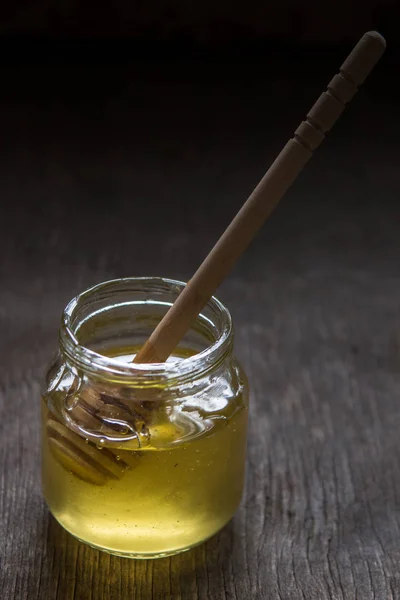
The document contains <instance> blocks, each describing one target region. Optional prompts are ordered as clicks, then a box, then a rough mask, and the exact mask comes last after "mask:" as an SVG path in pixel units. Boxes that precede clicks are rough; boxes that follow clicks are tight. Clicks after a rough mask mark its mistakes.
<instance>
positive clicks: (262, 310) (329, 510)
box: [0, 56, 400, 600]
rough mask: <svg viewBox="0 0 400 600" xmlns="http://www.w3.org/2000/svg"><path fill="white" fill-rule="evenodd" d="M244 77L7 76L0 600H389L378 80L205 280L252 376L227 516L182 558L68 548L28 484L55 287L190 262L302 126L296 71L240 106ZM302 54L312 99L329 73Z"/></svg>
mask: <svg viewBox="0 0 400 600" xmlns="http://www.w3.org/2000/svg"><path fill="white" fill-rule="evenodd" d="M335 58H336V60H335V62H337V59H339V62H340V59H341V58H343V57H342V56H339V57H335ZM213 68H214V69H215V70H214V71H213ZM251 68H252V67H251V65H250V64H249V65H244V66H243V67H242V68H236V66H235V70H234V76H232V78H230V76H229V72H228V71H226V72H225V73H226V74H225V76H224V77H225V79H224V80H221V77H220V73H221V70H220V69H221V67H220V66H218V65H215V66H214V67H210V66H207V68H204V69H203V68H201V66H200V65H198V67H197V69H198V70H197V71H196V70H195V71H194V73H193V75H191V77H193V79H190V81H188V74H187V67H186V66H185V65H183V66H182V67H179V66H177V65H175V66H174V67H172V66H171V67H170V69H171V70H170V72H169V73H168V77H167V78H166V77H165V67H163V69H162V70H160V71H159V72H157V70H154V67H153V68H152V70H151V69H150V67H149V68H148V69H147V68H146V69H143V70H142V71H139V70H137V69H136V68H133V67H128V66H126V67H124V68H120V69H119V70H108V69H107V68H97V70H96V69H90V68H81V69H77V68H75V69H68V68H64V69H61V71H59V70H58V72H56V71H55V70H53V69H51V68H44V67H40V68H39V67H38V68H37V69H34V70H25V71H24V70H23V69H19V70H16V71H10V72H8V74H7V73H6V74H5V80H4V90H5V91H4V95H3V97H2V99H1V111H0V114H1V115H2V116H1V120H2V121H1V126H2V132H3V144H2V148H1V149H0V155H1V161H0V196H1V198H2V199H3V202H4V201H5V204H6V211H5V213H4V215H3V217H2V220H1V222H0V255H1V257H2V260H1V262H0V281H1V286H0V320H1V322H0V326H1V329H0V331H1V334H0V598H1V599H2V600H131V599H133V600H148V599H155V600H168V599H174V600H175V599H176V600H181V599H182V600H192V599H193V600H247V599H248V598H250V599H254V600H275V599H276V600H305V599H306V600H314V599H315V600H373V599H375V600H386V599H387V600H397V599H398V598H400V576H399V573H400V535H399V526H400V513H399V502H400V474H399V464H400V444H399V435H398V430H399V424H400V420H399V414H400V413H399V402H398V399H399V397H400V376H399V364H400V335H399V331H400V312H399V298H400V280H399V270H398V258H399V256H400V236H399V235H398V227H399V210H398V197H399V195H400V177H399V172H398V165H397V161H396V155H395V153H394V151H395V149H396V148H397V139H398V136H399V133H400V131H399V123H398V120H397V119H396V105H395V102H393V104H391V103H390V101H388V99H387V98H385V97H383V96H380V94H379V93H378V92H376V91H373V89H372V88H373V87H374V86H371V88H368V86H367V85H366V87H365V92H363V95H360V96H359V98H356V99H354V101H353V104H352V106H351V107H349V110H348V112H346V114H345V115H343V117H342V119H343V127H340V126H338V128H337V129H336V130H335V132H332V134H331V137H330V140H329V142H330V143H329V145H328V144H327V145H326V147H325V150H326V151H325V152H324V154H323V155H322V154H321V155H320V157H316V158H315V163H313V165H312V166H311V167H310V169H309V172H308V173H307V175H305V176H302V177H301V178H300V179H299V182H298V186H296V190H295V191H293V192H290V193H289V195H288V197H287V199H285V201H284V202H283V203H282V205H281V206H280V207H279V209H278V210H277V212H276V214H275V215H274V216H273V217H272V218H271V221H270V223H269V224H268V225H267V226H266V227H265V230H264V231H263V232H262V233H261V235H260V237H259V238H258V239H257V240H256V241H255V243H254V245H252V247H251V248H250V249H249V251H248V253H246V255H245V256H244V257H243V259H242V260H241V261H240V263H239V264H238V265H237V267H236V268H235V270H234V272H233V274H232V276H231V277H230V278H229V280H228V281H227V282H226V283H225V284H224V285H223V286H222V288H221V292H220V296H221V299H223V300H224V301H225V302H226V303H227V304H228V305H229V307H230V308H231V310H232V313H233V317H234V320H235V323H236V343H237V351H238V354H239V356H240V358H241V360H242V362H243V363H244V366H245V368H246V370H247V372H248V374H249V377H250V381H251V387H252V406H251V422H250V437H249V448H248V469H247V484H246V491H245V496H244V498H243V502H242V505H241V508H240V510H239V511H238V513H237V515H236V517H235V519H234V520H233V522H232V523H231V524H230V525H229V526H228V527H227V528H226V529H225V530H224V531H223V532H222V533H221V534H220V535H218V536H217V537H216V538H214V539H212V540H210V541H209V542H208V543H207V544H205V545H204V546H202V547H199V548H197V549H195V550H193V551H192V552H189V553H187V554H184V555H181V556H177V557H173V558H170V559H163V560H159V561H154V562H135V561H129V560H124V559H119V558H116V557H110V556H108V555H106V554H102V553H99V552H97V551H94V550H92V549H90V548H87V547H85V546H83V545H82V544H80V543H78V542H76V541H75V540H74V539H72V538H71V537H70V536H69V535H68V534H66V533H65V532H64V531H63V530H62V529H61V528H60V527H59V526H58V525H57V524H56V523H55V522H54V521H53V520H52V519H51V518H50V517H49V514H48V512H47V510H46V508H45V506H44V503H43V500H42V497H41V492H40V468H39V396H40V376H41V373H42V372H43V371H44V368H45V365H46V363H47V361H48V360H49V358H50V356H51V353H52V351H53V349H54V346H55V343H56V334H57V327H58V321H59V317H60V314H61V310H62V308H63V307H64V305H65V304H66V302H67V301H68V300H69V299H70V297H71V296H72V295H73V294H75V293H76V292H77V291H79V290H81V289H82V288H84V287H86V286H88V285H91V284H93V283H95V282H98V281H100V280H103V279H106V278H111V277H115V276H118V275H122V276H125V275H140V274H161V275H165V276H170V277H177V278H182V279H184V278H187V277H189V276H190V274H191V273H192V272H193V270H194V268H195V267H196V265H197V264H198V263H199V260H200V259H201V257H202V256H203V255H204V253H205V251H207V250H208V249H209V247H210V245H211V244H212V243H213V241H214V240H215V239H216V236H218V235H219V234H220V233H221V231H222V230H223V227H224V225H225V223H226V221H227V216H228V217H232V216H233V215H234V214H235V213H236V212H237V209H238V208H239V206H240V204H241V202H242V199H243V194H245V192H246V190H247V189H249V187H251V185H252V184H253V183H255V182H256V181H257V180H258V178H259V175H260V174H261V173H262V172H263V171H264V170H265V165H266V164H268V163H269V162H270V160H271V158H272V157H273V156H274V155H275V154H276V151H277V149H279V148H280V146H281V142H283V141H284V140H285V138H286V137H287V135H290V132H291V131H292V129H293V126H296V121H297V116H298V114H297V110H296V112H291V109H290V106H289V105H288V106H287V107H282V97H288V98H290V97H291V96H293V94H294V93H295V92H296V89H297V86H298V80H297V78H296V72H295V70H294V71H291V65H290V64H287V65H286V67H285V68H279V69H276V73H277V74H276V75H274V74H272V76H271V77H272V79H271V81H269V82H268V84H267V83H266V82H265V81H263V80H262V79H259V80H257V79H254V80H253V79H252V81H253V83H252V84H251V85H252V86H253V88H254V89H255V90H256V92H257V93H255V94H254V102H253V103H252V105H251V107H250V108H249V104H248V93H249V86H250V83H249V77H250V76H249V72H251ZM313 69H314V73H317V75H315V78H313V79H310V80H309V82H308V84H307V86H306V89H305V91H304V92H303V93H304V109H305V110H307V108H308V106H309V105H310V103H312V101H313V100H314V98H315V96H316V94H317V93H318V92H319V91H320V88H321V82H322V87H323V84H324V83H326V82H324V77H326V71H325V70H324V72H322V69H321V74H320V76H319V75H318V73H319V69H320V67H318V63H316V64H315V65H314V67H313ZM283 72H284V73H285V74H286V75H285V78H282V75H281V73H283ZM376 74H377V77H378V78H379V77H381V78H382V79H383V78H384V77H386V75H385V73H384V71H380V72H379V71H378V70H377V72H376ZM157 77H159V81H160V82H161V83H157V84H156V83H155V81H157ZM252 77H253V76H252ZM29 78H31V79H32V78H33V80H34V81H35V89H34V91H32V89H31V91H30V95H29V96H26V92H27V89H26V87H25V86H26V81H27V80H29ZM390 80H391V78H390V73H389V75H388V78H387V79H386V80H385V81H386V84H388V83H390ZM166 81H169V82H175V83H169V84H168V83H166ZM49 82H51V85H50V83H49ZM104 82H107V86H106V88H107V89H105V87H104ZM183 82H185V85H183ZM379 88H380V89H381V86H379ZM155 91H157V94H155ZM155 97H157V98H160V97H162V98H163V102H162V103H160V102H159V101H158V100H157V102H155V100H154V98H155ZM24 98H26V99H25V100H24ZM99 98H102V100H101V101H98V103H97V104H96V102H95V100H96V99H99ZM372 111H378V112H380V114H384V115H385V118H386V119H387V121H386V125H387V126H382V123H381V122H379V123H378V122H375V121H374V119H373V118H372V117H371V114H372ZM210 115H214V122H213V123H212V124H210ZM388 124H390V127H389V126H388ZM260 127H261V129H262V130H263V131H266V130H267V128H268V127H270V136H269V140H268V144H267V145H265V136H262V139H261V137H260V136H259V133H258V131H259V128H260ZM285 127H286V131H285ZM99 129H101V136H100V135H99V133H98V132H99ZM233 129H235V135H234V136H232V138H230V137H227V135H226V132H227V131H232V130H233ZM366 129H368V135H369V138H368V139H370V140H373V142H374V143H373V145H372V143H371V144H370V143H369V142H368V141H366V140H365V138H362V133H363V132H365V130H366ZM286 134H287V135H286ZM100 138H101V139H100ZM359 140H363V141H362V142H360V141H359ZM332 165H334V171H332ZM372 166H373V168H372ZM338 172H340V173H341V174H342V175H341V178H338V177H337V173H338ZM192 181H198V182H200V183H199V185H198V187H197V188H196V189H195V190H194V192H193V194H192V195H191V197H190V202H191V211H192V212H190V211H189V210H188V197H187V194H186V192H187V190H189V189H190V190H191V189H192V188H193V186H192V185H191V182H192ZM338 181H340V184H339V183H338ZM383 182H384V184H383ZM321 190H324V191H323V194H322V193H321ZM154 202H157V210H156V211H155V210H154ZM299 206H301V211H300V210H299V208H298V207H299ZM171 210H172V211H173V214H174V219H173V220H170V222H169V226H168V228H165V222H166V219H167V215H168V214H171ZM160 235H162V236H163V237H162V238H161V242H160V243H159V245H158V246H157V245H156V244H155V243H154V244H153V245H150V247H154V251H153V250H152V251H150V252H149V253H146V254H144V253H142V252H141V248H142V247H143V240H144V239H146V240H148V239H149V237H150V239H151V240H152V241H154V242H155V240H156V239H159V238H160ZM16 242H18V243H16Z"/></svg>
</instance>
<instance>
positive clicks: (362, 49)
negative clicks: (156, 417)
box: [47, 31, 386, 483]
mask: <svg viewBox="0 0 400 600" xmlns="http://www.w3.org/2000/svg"><path fill="white" fill-rule="evenodd" d="M385 47H386V42H385V40H384V38H383V37H382V36H381V35H380V34H379V33H377V32H375V31H371V32H368V33H365V34H364V35H363V37H362V38H361V39H360V41H359V42H358V44H357V45H356V46H355V48H354V49H353V50H352V52H351V53H350V55H349V56H348V57H347V59H346V60H345V61H344V63H343V64H342V66H341V67H340V70H339V73H338V74H336V75H335V76H334V77H333V79H332V80H331V81H330V83H329V84H328V87H327V90H326V91H324V92H323V93H322V94H321V96H320V97H319V98H318V100H317V101H316V103H315V104H314V106H313V107H312V108H311V110H310V111H309V113H308V114H307V117H306V119H305V121H303V122H302V123H301V124H300V125H299V127H298V128H297V129H296V131H295V133H294V136H293V137H292V138H291V139H290V140H289V141H288V143H287V144H286V146H285V147H284V148H283V149H282V151H281V153H280V154H279V155H278V157H277V158H276V160H275V161H274V162H273V164H272V165H271V167H270V168H269V169H268V171H267V173H266V174H265V175H264V177H263V178H262V180H261V181H260V183H259V184H258V185H257V187H256V188H255V190H254V191H253V193H252V194H251V195H250V197H249V198H248V200H247V201H246V202H245V204H244V205H243V206H242V208H241V210H240V211H239V212H238V214H237V215H236V217H235V218H234V219H233V221H232V222H231V223H230V225H229V226H228V228H227V229H226V231H225V232H224V234H223V235H222V236H221V238H220V239H219V240H218V242H217V243H216V245H215V246H214V248H213V249H212V250H211V252H210V253H209V254H208V256H207V257H206V259H205V260H204V262H203V263H202V264H201V265H200V267H199V268H198V270H197V271H196V273H195V274H194V276H193V277H192V279H191V280H190V282H189V283H188V284H187V285H186V287H185V288H184V289H183V291H182V292H181V294H180V295H179V297H178V298H177V299H176V301H175V302H174V304H173V305H172V306H171V308H170V309H169V310H168V312H167V313H166V314H165V316H164V317H163V319H162V320H161V321H160V323H159V324H158V326H157V327H156V329H155V330H154V331H153V333H152V334H151V336H150V338H149V339H148V340H147V341H146V343H145V344H144V346H143V347H142V348H141V349H140V351H139V352H138V354H137V355H136V357H135V359H134V362H135V363H161V362H164V361H165V360H166V359H167V358H168V356H169V355H170V354H171V353H172V352H173V350H174V349H175V348H176V346H177V345H178V343H179V342H180V340H181V339H182V338H183V336H184V335H185V333H186V332H187V330H188V329H189V328H190V326H191V324H192V323H193V321H194V320H195V318H196V317H197V316H198V314H199V313H200V312H201V310H202V309H203V308H204V306H205V305H206V304H207V302H208V301H209V299H210V298H211V296H212V295H213V294H214V292H215V290H216V289H217V288H218V286H219V285H220V283H221V282H222V281H223V279H224V278H225V277H226V276H227V274H228V273H229V271H230V270H231V268H232V267H233V266H234V264H235V262H236V261H237V259H238V258H239V257H240V256H241V254H242V253H243V252H244V251H245V250H246V248H247V246H248V245H249V244H250V242H251V241H252V239H253V238H254V237H255V235H256V234H257V232H258V230H259V229H260V228H261V226H262V225H263V223H264V222H265V220H266V219H267V217H268V216H269V215H270V214H271V212H272V211H273V209H274V208H275V207H276V205H277V204H278V202H279V201H280V200H281V198H282V197H283V195H284V194H285V192H286V191H287V190H288V188H289V187H290V186H291V184H292V183H293V182H294V180H295V179H296V177H297V176H298V175H299V173H300V172H301V170H302V169H303V167H304V166H305V165H306V164H307V162H308V161H309V159H310V158H311V156H312V155H313V152H314V151H315V150H316V149H317V148H318V146H319V145H320V144H321V142H322V140H323V139H324V138H325V135H326V133H327V132H328V131H329V130H330V129H331V127H332V126H333V125H334V123H335V122H336V120H337V119H338V118H339V116H340V115H341V114H342V112H343V110H344V108H345V106H346V104H347V103H348V102H349V101H350V100H351V99H352V98H353V96H354V95H355V94H356V92H357V90H358V88H359V86H360V85H361V84H362V83H363V82H364V80H365V79H366V77H367V76H368V74H369V73H370V72H371V70H372V68H373V67H374V66H375V64H376V63H377V61H378V60H379V58H380V57H381V56H382V54H383V52H384V50H385ZM102 402H103V401H102V399H101V398H100V397H99V395H98V394H97V395H96V394H94V395H93V396H92V397H90V395H89V397H86V398H85V399H83V398H82V402H80V401H79V398H78V400H77V403H76V406H75V408H74V409H73V410H72V411H71V413H72V414H73V413H74V410H75V411H81V415H80V416H81V418H82V415H83V416H84V415H85V410H86V417H87V419H88V421H90V420H91V419H93V418H94V419H96V418H97V417H96V414H97V415H98V414H99V410H100V411H101V408H100V409H99V406H100V407H101V405H102ZM88 405H89V408H88ZM103 405H104V402H103ZM84 406H85V407H86V408H85V407H84ZM90 407H91V408H90ZM126 410H128V409H126ZM96 411H97V412H96ZM128 417H129V415H128ZM53 421H54V419H49V421H48V424H47V427H48V433H49V438H50V443H51V444H57V448H56V449H57V454H58V458H59V459H61V461H62V462H64V464H65V466H67V467H68V468H71V464H72V463H73V461H74V460H75V461H76V463H77V468H76V469H74V468H73V467H72V470H74V472H76V471H79V473H77V472H76V474H78V475H79V476H82V477H84V478H85V477H86V476H87V478H88V480H91V481H93V480H94V479H96V477H97V480H96V481H95V482H96V483H101V482H102V481H103V480H105V478H107V477H110V476H111V477H119V476H121V474H122V473H123V468H122V469H119V468H117V467H115V464H114V463H116V461H115V460H114V458H113V452H111V451H109V450H107V454H106V455H105V454H101V453H100V452H99V453H98V454H99V456H98V458H97V459H96V460H94V459H93V448H90V455H89V452H86V449H87V445H85V443H84V442H83V443H82V440H81V441H79V440H76V437H79V436H76V434H74V433H73V432H72V431H70V430H69V429H68V428H67V427H65V426H64V425H62V424H61V423H58V422H57V423H58V424H57V428H58V433H57V432H56V425H55V424H54V423H53ZM134 424H135V423H133V425H134ZM141 426H144V427H145V423H144V424H142V423H141ZM61 428H62V430H61ZM64 430H65V433H64V438H63V435H61V434H60V431H64ZM57 435H58V437H57ZM74 436H75V437H74ZM94 452H95V450H94ZM102 452H103V453H104V450H103V451H102ZM63 459H65V460H63ZM106 459H107V460H106ZM87 464H88V465H90V469H88V470H87V472H86V471H85V469H86V465H87ZM126 466H127V467H128V466H129V465H126Z"/></svg>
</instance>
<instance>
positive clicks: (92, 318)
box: [60, 277, 233, 383]
mask: <svg viewBox="0 0 400 600" xmlns="http://www.w3.org/2000/svg"><path fill="white" fill-rule="evenodd" d="M184 287H185V283H183V282H181V281H175V280H171V279H164V278H161V277H130V278H124V279H115V280H111V281H106V282H104V283H100V284H98V285H96V286H94V287H92V288H90V289H88V290H86V291H84V292H83V293H82V294H79V295H78V296H76V297H75V298H74V299H73V300H71V301H70V302H69V304H68V305H67V307H66V308H65V310H64V312H63V316H62V323H61V328H60V343H61V349H62V351H63V353H64V354H65V355H66V358H67V360H69V362H70V363H71V365H72V366H74V367H75V368H77V369H79V370H83V371H85V372H90V373H92V374H93V375H95V376H97V377H102V378H106V379H108V380H110V378H111V379H112V380H113V381H116V380H117V379H118V380H120V381H123V382H124V383H129V380H132V381H133V382H134V381H137V380H141V381H143V380H144V379H149V380H152V381H154V380H155V379H163V380H165V379H172V380H175V379H177V378H178V379H180V378H182V377H194V376H199V375H200V374H201V373H203V372H204V371H208V370H209V369H211V368H213V367H215V366H216V365H217V364H219V363H220V361H222V360H223V359H224V358H225V357H226V355H227V354H228V353H229V352H230V351H231V349H232V343H233V330H232V319H231V316H230V313H229V311H228V309H227V308H226V307H225V306H224V305H223V304H222V303H221V302H220V301H219V300H218V299H217V298H215V297H212V298H211V300H210V301H209V302H208V303H207V305H206V306H205V307H204V309H203V310H202V312H201V313H200V315H199V316H198V317H197V318H196V320H195V322H194V323H193V325H192V327H191V328H190V330H189V331H188V332H187V334H186V335H185V337H184V339H183V340H182V342H181V344H180V345H179V349H180V351H183V352H185V350H188V351H189V350H190V351H191V353H194V354H193V355H192V356H189V357H188V358H180V359H179V360H174V359H173V358H172V359H170V360H169V361H167V362H165V363H156V364H135V363H132V362H124V361H122V360H120V359H118V358H111V357H110V356H109V355H107V354H108V353H109V352H110V350H111V349H112V348H113V347H114V348H116V347H127V348H128V347H133V346H135V347H137V348H139V347H140V346H141V345H142V344H143V343H144V342H145V341H146V339H147V338H148V337H149V335H150V333H151V332H152V331H153V330H154V329H155V327H156V325H157V324H158V322H159V321H160V320H161V319H162V317H163V316H164V314H165V313H166V312H167V311H168V309H169V308H170V306H171V305H172V304H173V303H174V301H175V299H176V298H177V297H178V295H179V294H180V292H181V291H182V289H183V288H184Z"/></svg>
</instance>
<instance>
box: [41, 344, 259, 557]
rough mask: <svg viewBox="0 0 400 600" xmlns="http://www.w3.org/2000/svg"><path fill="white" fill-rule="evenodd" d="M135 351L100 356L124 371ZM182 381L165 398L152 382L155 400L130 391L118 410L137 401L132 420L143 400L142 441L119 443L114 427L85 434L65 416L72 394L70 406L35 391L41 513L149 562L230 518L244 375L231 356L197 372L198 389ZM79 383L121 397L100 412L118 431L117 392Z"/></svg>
mask: <svg viewBox="0 0 400 600" xmlns="http://www.w3.org/2000/svg"><path fill="white" fill-rule="evenodd" d="M103 351H104V350H103ZM136 351H137V347H135V346H132V347H127V346H126V345H124V346H121V347H120V348H119V347H113V348H112V349H110V348H109V347H108V348H107V351H106V352H104V354H105V355H107V357H111V358H113V359H114V360H118V361H120V362H121V364H122V363H123V364H125V365H126V364H128V363H129V362H130V361H131V359H132V358H133V356H134V354H135V352H136ZM194 352H195V351H191V350H188V349H187V347H186V348H183V349H182V350H178V351H177V352H176V353H175V355H174V356H173V357H171V359H170V361H169V363H171V362H173V363H175V365H178V366H179V365H180V364H181V365H182V366H185V365H187V364H188V362H187V361H188V359H189V361H190V357H191V356H193V354H194ZM199 356H200V355H199ZM194 358H196V357H194ZM196 364H197V363H196ZM68 369H69V367H68V368H67V369H66V370H67V371H68V372H69V370H68ZM64 372H65V369H64ZM192 377H193V379H192V380H191V375H190V373H189V377H187V378H186V379H185V380H184V381H182V382H181V383H179V385H177V386H175V387H174V388H173V389H174V393H172V392H171V389H170V387H169V386H170V381H169V380H168V379H167V380H166V381H165V383H163V382H162V381H159V382H158V383H157V386H155V387H154V394H155V396H154V398H157V399H158V400H157V401H155V402H152V399H153V398H152V394H153V388H152V385H150V386H148V385H147V381H146V380H143V381H142V384H141V386H137V387H136V388H134V389H133V392H132V393H133V396H131V399H130V400H129V403H128V404H129V406H130V407H131V409H132V408H133V409H135V403H136V402H137V406H138V411H139V412H137V411H136V409H135V410H134V412H133V413H132V414H139V413H140V407H141V406H143V403H142V402H141V400H142V397H141V396H142V395H143V393H145V397H146V406H147V408H146V414H145V417H144V419H145V421H146V423H145V429H143V431H144V430H145V434H143V435H142V436H140V435H137V436H136V437H134V436H130V435H127V436H126V437H127V439H125V438H124V430H123V429H121V428H120V429H119V430H118V431H119V434H118V436H112V435H109V430H104V429H102V426H101V427H100V426H99V428H98V429H99V430H98V431H97V435H91V433H93V431H94V430H95V429H96V428H94V429H93V424H91V428H86V429H85V420H84V419H83V417H81V416H79V418H75V420H74V418H71V417H70V413H71V414H72V415H74V410H75V408H74V407H76V404H77V402H79V401H80V400H79V398H80V396H79V394H80V392H79V390H78V391H77V392H76V397H75V399H74V401H73V402H71V400H70V398H69V390H68V386H63V385H62V384H61V383H59V384H58V385H56V386H50V388H49V390H47V391H46V392H45V393H44V395H43V400H42V480H43V492H44V497H45V500H46V502H47V504H48V507H49V509H50V511H51V513H52V514H53V515H54V517H55V518H56V519H57V521H58V522H59V523H60V524H61V525H62V526H63V527H64V528H65V529H66V530H67V531H69V532H70V533H71V534H72V535H74V536H75V537H77V538H78V539H80V540H81V541H83V542H85V543H87V544H89V545H91V546H93V547H96V548H99V549H101V550H105V551H108V552H110V553H113V554H117V555H122V556H128V557H134V558H156V557H160V556H166V555H170V554H175V553H177V552H181V551H183V550H186V549H189V548H191V547H193V546H195V545H197V544H200V543H201V542H203V541H204V540H206V539H208V538H209V537H211V536H213V535H214V534H215V533H217V532H218V531H219V530H220V529H221V528H222V527H223V526H224V525H225V524H226V523H227V522H228V521H229V520H230V519H231V518H232V516H233V515H234V513H235V511H236V509H237V508H238V505H239V503H240V500H241V496H242V490H243V484H244V475H245V455H246V437H247V419H248V392H247V381H246V377H245V375H244V374H243V372H242V370H241V368H240V367H239V365H238V364H237V362H236V360H235V359H234V358H233V357H231V356H228V357H226V358H225V360H224V361H222V363H221V364H220V365H219V366H215V367H214V366H213V365H212V368H211V370H210V372H209V373H208V374H204V373H203V375H202V379H201V380H200V384H199V385H197V384H196V381H197V380H196V376H195V374H193V376H192ZM85 381H86V387H87V386H88V385H89V386H90V384H91V382H93V385H94V386H95V388H96V390H97V392H99V390H100V391H102V385H104V389H105V390H106V392H107V394H110V386H111V389H112V390H114V391H113V393H114V394H115V396H118V395H119V396H121V397H119V398H118V402H117V401H116V400H115V399H112V404H111V409H112V410H111V412H109V413H107V414H108V416H109V417H112V419H111V418H110V419H108V421H110V422H111V421H112V423H113V424H115V423H118V426H120V425H121V422H122V421H123V420H124V419H126V408H125V406H124V403H127V401H126V394H125V396H124V394H122V395H121V394H120V390H121V385H120V384H118V385H117V384H115V383H113V382H112V383H111V384H110V382H108V383H107V384H105V383H104V384H103V383H102V382H101V380H100V381H99V380H96V379H93V380H92V379H91V378H87V379H86V380H85ZM193 382H194V383H193ZM197 383H198V381H197ZM82 397H83V396H82ZM108 397H109V396H106V398H108ZM132 397H133V400H132ZM121 398H122V399H121ZM71 406H72V412H71ZM108 408H109V407H108ZM80 414H81V413H79V415H80ZM79 419H83V421H82V422H81V421H80V420H79ZM96 422H97V421H96ZM99 423H102V421H101V420H100V421H99ZM113 426H114V425H113ZM88 430H89V434H88ZM127 431H128V429H127ZM121 432H122V433H121ZM95 433H96V432H95ZM128 433H129V431H128Z"/></svg>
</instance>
